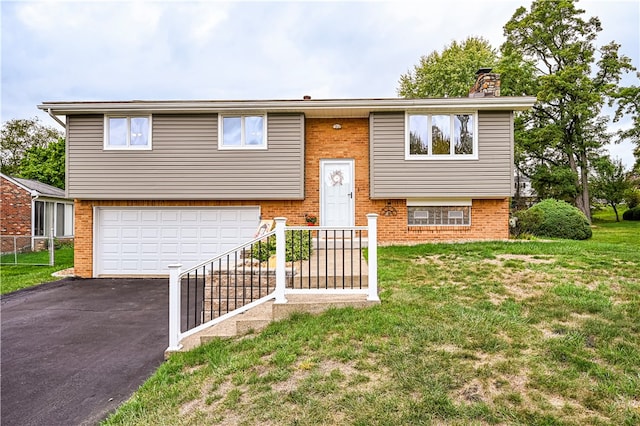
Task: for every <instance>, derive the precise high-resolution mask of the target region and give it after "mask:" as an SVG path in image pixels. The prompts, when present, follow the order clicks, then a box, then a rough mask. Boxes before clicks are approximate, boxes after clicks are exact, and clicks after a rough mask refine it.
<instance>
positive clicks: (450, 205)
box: [407, 200, 471, 226]
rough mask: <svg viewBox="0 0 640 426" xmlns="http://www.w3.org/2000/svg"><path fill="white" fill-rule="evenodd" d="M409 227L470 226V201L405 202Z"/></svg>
mask: <svg viewBox="0 0 640 426" xmlns="http://www.w3.org/2000/svg"><path fill="white" fill-rule="evenodd" d="M407 222H408V225H409V226H470V225H471V200H442V201H439V200H407Z"/></svg>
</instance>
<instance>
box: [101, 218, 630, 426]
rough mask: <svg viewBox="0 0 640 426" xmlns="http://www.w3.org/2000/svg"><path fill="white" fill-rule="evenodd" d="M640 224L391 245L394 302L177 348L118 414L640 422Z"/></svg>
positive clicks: (214, 419)
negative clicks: (539, 236)
mask: <svg viewBox="0 0 640 426" xmlns="http://www.w3.org/2000/svg"><path fill="white" fill-rule="evenodd" d="M638 235H640V224H638V223H630V224H628V225H626V226H620V225H619V224H615V223H608V222H601V223H598V224H597V227H596V228H595V229H594V237H593V238H592V239H591V240H588V241H567V240H556V241H552V242H540V241H537V242H529V241H525V242H521V241H518V242H488V243H468V244H430V245H420V246H413V247H382V248H380V249H379V257H380V267H379V280H380V288H381V295H380V296H381V298H382V304H381V305H379V306H375V307H372V308H368V309H363V310H355V309H340V310H331V311H328V312H326V313H324V314H322V315H319V316H311V315H294V316H293V317H291V318H290V319H289V320H286V321H281V322H277V323H273V324H271V325H270V326H269V327H268V328H267V329H266V330H265V331H263V332H262V333H259V334H255V335H248V336H245V337H243V338H236V339H224V340H223V339H219V340H214V341H213V342H211V343H209V344H207V345H204V346H202V347H200V348H197V349H195V350H193V351H191V352H188V353H184V354H176V355H174V356H172V357H171V358H170V359H169V361H167V362H166V363H165V364H163V365H162V366H161V367H160V369H159V370H158V371H157V373H156V374H155V375H154V376H153V377H152V378H151V379H149V380H148V381H147V382H146V383H145V384H144V385H143V386H142V387H141V388H140V389H139V391H138V392H136V393H135V394H134V395H133V397H132V398H131V399H130V400H129V401H128V402H127V403H125V404H124V405H123V406H122V407H120V409H119V410H118V411H117V412H116V413H115V414H113V415H112V416H111V417H110V418H109V419H108V420H107V421H106V422H105V424H108V425H116V424H142V425H145V424H148V425H152V424H224V425H234V424H237V425H251V424H265V425H279V424H296V425H321V424H322V425H324V424H353V425H371V424H374V425H375V424H381V425H382V424H429V423H436V424H455V425H461V424H533V425H536V424H538V425H551V424H563V425H582V424H593V425H605V424H617V425H618V424H619V425H625V424H626V425H632V424H638V423H640V241H639V240H640V239H639V238H638Z"/></svg>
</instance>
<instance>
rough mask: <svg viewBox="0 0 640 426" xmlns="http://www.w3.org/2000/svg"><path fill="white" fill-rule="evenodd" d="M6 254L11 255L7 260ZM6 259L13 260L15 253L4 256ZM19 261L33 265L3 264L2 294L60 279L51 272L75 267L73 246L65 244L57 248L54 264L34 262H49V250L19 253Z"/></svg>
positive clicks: (0, 290) (0, 283)
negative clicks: (47, 264)
mask: <svg viewBox="0 0 640 426" xmlns="http://www.w3.org/2000/svg"><path fill="white" fill-rule="evenodd" d="M6 256H9V257H8V258H6V260H5V259H4V258H5V257H6ZM4 261H7V262H13V255H5V256H3V262H4ZM18 262H19V263H31V264H32V265H21V264H18V265H1V266H0V294H6V293H11V292H13V291H16V290H20V289H21V288H26V287H31V286H34V285H37V284H41V283H45V282H49V281H55V280H57V279H59V278H56V277H52V276H51V274H52V273H54V272H56V271H59V270H62V269H67V268H71V267H73V246H72V245H69V244H63V245H62V246H61V247H60V248H59V249H56V252H55V265H54V266H40V265H33V264H34V263H43V264H46V263H49V252H48V251H46V250H45V251H39V252H34V253H23V254H19V255H18Z"/></svg>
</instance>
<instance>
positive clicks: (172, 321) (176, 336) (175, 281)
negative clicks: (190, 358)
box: [166, 264, 182, 352]
mask: <svg viewBox="0 0 640 426" xmlns="http://www.w3.org/2000/svg"><path fill="white" fill-rule="evenodd" d="M180 268H182V265H181V264H175V265H169V347H168V348H167V350H166V352H176V351H179V350H180V348H182V345H181V344H180V272H181V271H180Z"/></svg>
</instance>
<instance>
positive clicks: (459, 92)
mask: <svg viewBox="0 0 640 426" xmlns="http://www.w3.org/2000/svg"><path fill="white" fill-rule="evenodd" d="M497 60H498V56H497V53H496V51H495V49H493V48H492V47H491V44H489V42H488V41H487V40H485V39H484V38H482V37H469V38H467V39H466V40H465V41H463V42H462V43H458V42H456V41H453V42H452V43H451V44H450V45H448V46H446V47H445V48H444V50H443V51H442V53H441V54H440V53H438V52H437V51H435V50H434V51H433V52H431V53H430V54H429V55H427V56H422V57H421V58H420V62H419V63H418V64H417V65H415V66H414V67H413V71H407V73H406V74H403V75H402V76H400V81H399V83H400V86H399V87H398V95H400V96H402V97H405V98H428V97H446V96H452V97H454V96H467V95H468V94H469V89H470V88H471V86H473V83H474V82H475V79H476V77H475V72H476V71H477V70H478V69H479V68H482V67H493V66H495V65H496V63H497Z"/></svg>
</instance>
